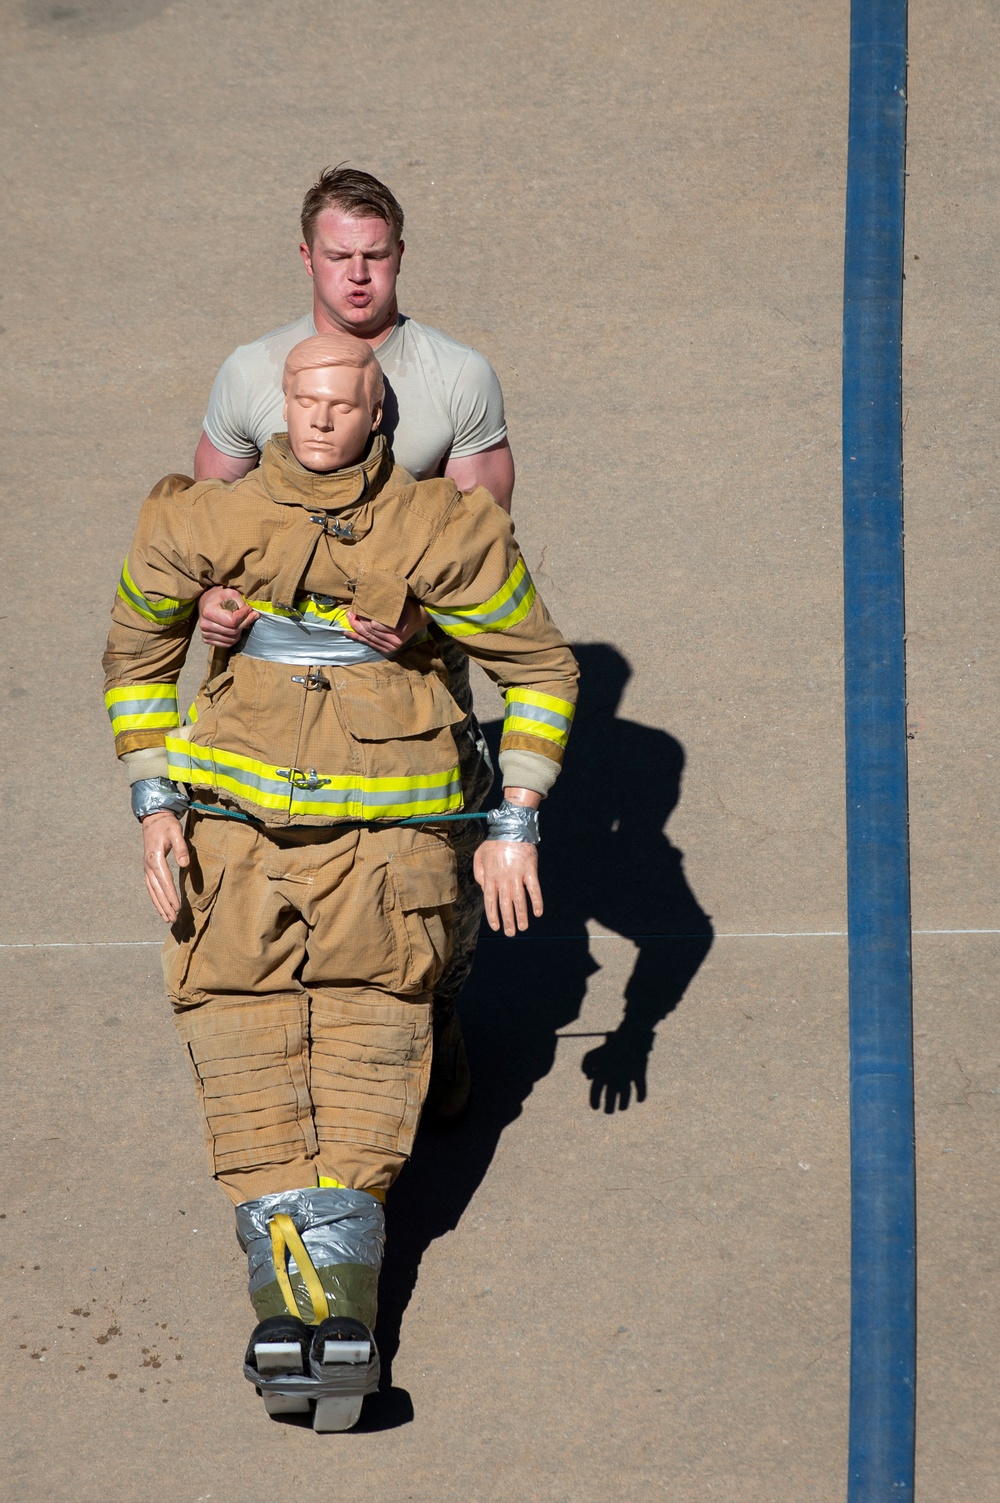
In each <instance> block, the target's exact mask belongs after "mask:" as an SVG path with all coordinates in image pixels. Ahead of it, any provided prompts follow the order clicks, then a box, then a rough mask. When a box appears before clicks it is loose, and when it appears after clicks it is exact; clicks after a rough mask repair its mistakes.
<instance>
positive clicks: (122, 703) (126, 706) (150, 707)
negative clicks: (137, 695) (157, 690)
mask: <svg viewBox="0 0 1000 1503" xmlns="http://www.w3.org/2000/svg"><path fill="white" fill-rule="evenodd" d="M108 714H109V715H110V716H111V718H112V720H118V719H119V718H120V717H121V716H122V715H176V714H177V691H176V689H175V690H174V692H173V694H171V695H170V696H169V697H165V698H163V699H116V700H115V702H114V703H113V704H112V705H111V706H110V708H109V709H108Z"/></svg>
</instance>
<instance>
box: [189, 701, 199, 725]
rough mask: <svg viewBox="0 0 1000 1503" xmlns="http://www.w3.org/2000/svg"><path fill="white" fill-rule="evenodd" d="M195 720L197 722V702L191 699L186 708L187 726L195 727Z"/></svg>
mask: <svg viewBox="0 0 1000 1503" xmlns="http://www.w3.org/2000/svg"><path fill="white" fill-rule="evenodd" d="M197 720H198V701H197V700H196V699H192V701H191V703H190V705H189V706H188V712H187V721H188V725H195V724H196V723H197Z"/></svg>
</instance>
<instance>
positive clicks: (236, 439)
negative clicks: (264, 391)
mask: <svg viewBox="0 0 1000 1503" xmlns="http://www.w3.org/2000/svg"><path fill="white" fill-rule="evenodd" d="M202 427H203V428H204V430H205V433H206V435H207V436H208V441H209V443H211V444H214V445H215V447H216V448H217V449H218V450H219V452H220V453H221V454H228V455H229V456H230V458H232V459H253V458H254V457H255V455H256V454H257V445H256V444H255V443H254V441H253V439H252V438H251V436H250V431H249V430H250V411H249V397H248V393H247V383H246V379H245V377H244V375H243V371H242V370H241V369H240V362H239V350H234V351H233V353H232V354H231V355H230V356H229V359H228V360H225V361H223V363H222V366H221V368H220V370H219V374H218V375H217V376H216V378H215V381H214V382H213V384H212V393H211V396H210V397H209V399H208V411H207V412H206V413H205V421H204V422H203V423H202Z"/></svg>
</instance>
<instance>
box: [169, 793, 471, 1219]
mask: <svg viewBox="0 0 1000 1503" xmlns="http://www.w3.org/2000/svg"><path fill="white" fill-rule="evenodd" d="M188 844H189V848H190V852H191V865H190V867H189V868H188V869H187V871H186V872H184V873H183V874H182V878H181V888H182V907H181V912H180V915H179V917H178V920H177V922H176V923H175V925H174V926H173V929H172V931H171V936H170V938H169V939H168V940H167V942H166V945H165V946H164V954H163V967H164V977H165V980H166V985H167V991H168V994H169V996H170V999H171V1002H172V1004H173V1007H174V1012H175V1019H174V1021H175V1023H176V1026H177V1031H178V1033H179V1034H180V1037H181V1039H182V1040H183V1042H184V1044H185V1045H186V1047H187V1051H188V1055H189V1058H190V1062H191V1066H192V1068H193V1071H194V1076H195V1081H196V1086H197V1093H198V1102H199V1106H200V1108H201V1113H202V1120H203V1123H204V1130H205V1143H206V1147H207V1149H208V1155H209V1162H210V1166H211V1172H212V1174H213V1175H214V1177H215V1178H216V1179H217V1180H218V1181H219V1183H220V1184H221V1185H222V1186H223V1188H224V1189H225V1191H226V1193H227V1194H228V1195H229V1197H230V1199H231V1200H232V1201H233V1203H234V1204H239V1203H240V1202H242V1201H246V1200H251V1199H253V1198H255V1197H258V1196H261V1195H268V1194H272V1193H275V1192H278V1191H283V1190H291V1189H299V1188H310V1187H315V1186H317V1185H321V1184H329V1185H333V1186H344V1187H346V1188H348V1189H357V1190H367V1191H368V1192H369V1193H370V1194H374V1195H377V1196H378V1197H379V1198H382V1197H383V1196H384V1194H385V1191H386V1190H387V1189H388V1187H389V1186H390V1185H391V1184H392V1182H393V1180H394V1179H395V1177H396V1175H397V1174H398V1173H399V1170H400V1169H401V1168H402V1165H403V1163H404V1162H405V1160H406V1158H407V1156H408V1155H409V1153H410V1150H411V1148H412V1145H413V1139H414V1136H415V1133H416V1130H417V1124H418V1122H419V1118H420V1110H421V1106H422V1104H423V1100H424V1096H425V1094H426V1090H427V1082H428V1077H429V1073H430V1064H431V995H432V992H433V989H434V987H435V985H436V983H437V982H438V980H439V979H440V976H441V974H442V971H443V970H444V967H445V964H446V962H447V959H448V955H449V949H450V936H451V904H452V903H453V901H454V899H455V897H456V892H457V888H456V880H455V855H454V852H453V850H452V848H451V845H450V843H449V842H448V840H447V839H445V838H444V837H443V836H439V835H436V834H434V833H433V832H432V831H429V830H426V829H420V828H399V829H384V830H373V829H363V828H362V829H358V828H349V829H338V828H334V829H329V828H319V829H309V830H298V831H287V832H284V833H274V834H269V835H265V834H263V833H262V832H261V831H260V830H258V829H256V828H255V827H254V826H252V825H248V824H243V823H242V822H240V821H237V820H231V819H226V818H219V817H216V816H211V815H209V816H204V815H198V814H192V816H191V817H190V828H189V831H188Z"/></svg>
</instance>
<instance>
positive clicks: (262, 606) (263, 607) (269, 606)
mask: <svg viewBox="0 0 1000 1503" xmlns="http://www.w3.org/2000/svg"><path fill="white" fill-rule="evenodd" d="M247 605H248V606H249V607H250V609H251V610H252V611H261V612H262V613H263V614H264V615H265V616H284V617H285V618H286V619H287V620H290V621H294V620H295V619H296V618H297V617H298V616H299V615H301V612H300V611H298V610H293V609H292V608H291V606H287V605H275V603H274V601H273V600H248V601H247Z"/></svg>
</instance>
